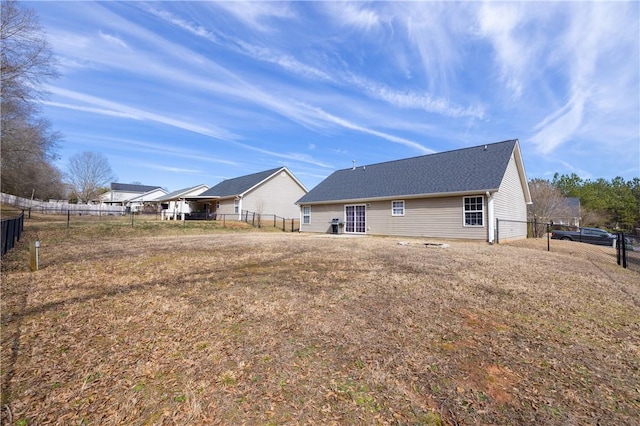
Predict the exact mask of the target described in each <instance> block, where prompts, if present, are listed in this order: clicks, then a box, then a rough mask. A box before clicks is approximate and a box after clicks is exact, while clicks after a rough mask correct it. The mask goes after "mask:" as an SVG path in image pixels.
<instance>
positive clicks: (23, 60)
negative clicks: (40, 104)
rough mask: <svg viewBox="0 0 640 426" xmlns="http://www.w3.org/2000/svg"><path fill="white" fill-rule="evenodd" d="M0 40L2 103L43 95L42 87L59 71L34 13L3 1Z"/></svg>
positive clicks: (10, 2) (15, 3) (7, 0)
mask: <svg viewBox="0 0 640 426" xmlns="http://www.w3.org/2000/svg"><path fill="white" fill-rule="evenodd" d="M0 39H1V40H0V41H1V43H2V55H1V56H2V60H1V66H0V72H1V73H2V88H1V89H0V92H1V93H2V99H3V100H4V99H5V98H14V99H21V100H23V101H31V100H34V99H38V98H39V97H40V96H41V95H42V94H44V90H43V84H44V83H45V82H46V81H47V80H49V79H51V78H55V77H57V76H58V71H57V69H56V60H55V57H54V55H53V51H52V49H51V47H50V46H49V43H48V42H47V39H46V37H45V34H44V31H43V29H42V27H41V26H40V23H39V21H38V16H37V14H36V12H35V11H34V10H32V9H27V8H21V7H18V3H17V2H16V1H13V0H3V1H2V18H1V23H0Z"/></svg>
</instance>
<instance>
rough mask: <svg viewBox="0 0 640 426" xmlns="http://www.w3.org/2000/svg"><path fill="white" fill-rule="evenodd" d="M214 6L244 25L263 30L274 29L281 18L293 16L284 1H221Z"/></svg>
mask: <svg viewBox="0 0 640 426" xmlns="http://www.w3.org/2000/svg"><path fill="white" fill-rule="evenodd" d="M215 7H216V8H219V9H222V10H224V11H225V12H227V13H229V14H231V15H232V16H234V17H235V18H236V19H237V20H238V21H239V22H241V23H243V24H244V25H245V26H246V27H248V28H251V29H254V30H258V31H263V32H268V31H275V30H276V29H278V28H279V26H278V24H281V21H282V20H288V19H293V18H294V17H295V13H294V12H293V11H292V10H291V8H290V7H289V4H288V3H285V2H254V1H247V2H245V1H228V2H224V1H223V2H217V3H215ZM274 20H275V21H276V22H274ZM278 21H280V22H278Z"/></svg>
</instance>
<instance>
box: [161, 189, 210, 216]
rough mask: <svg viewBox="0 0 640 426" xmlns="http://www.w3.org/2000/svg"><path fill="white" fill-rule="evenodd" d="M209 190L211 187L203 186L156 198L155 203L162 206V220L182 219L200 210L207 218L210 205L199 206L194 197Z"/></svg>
mask: <svg viewBox="0 0 640 426" xmlns="http://www.w3.org/2000/svg"><path fill="white" fill-rule="evenodd" d="M207 189H209V185H205V184H201V185H196V186H192V187H189V188H184V189H179V190H177V191H173V192H170V193H169V194H166V195H163V196H161V197H158V198H156V199H155V201H156V202H157V203H159V204H160V206H161V215H162V216H161V218H162V219H165V218H166V219H174V220H176V219H182V215H183V214H190V213H193V212H199V210H200V208H202V213H203V214H204V215H205V217H206V215H207V213H208V211H209V210H208V207H209V205H208V204H206V205H202V204H198V203H197V201H194V200H193V199H192V197H195V196H197V195H200V194H202V193H203V192H204V191H206V190H207Z"/></svg>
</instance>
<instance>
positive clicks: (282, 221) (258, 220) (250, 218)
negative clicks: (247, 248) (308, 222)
mask: <svg viewBox="0 0 640 426" xmlns="http://www.w3.org/2000/svg"><path fill="white" fill-rule="evenodd" d="M242 221H243V222H246V223H249V224H251V225H252V226H255V227H258V228H262V227H265V226H273V227H274V228H278V229H282V232H298V231H299V230H300V219H286V218H284V217H280V216H277V215H275V214H261V213H256V212H250V211H248V210H243V211H242Z"/></svg>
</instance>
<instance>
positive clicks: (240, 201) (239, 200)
mask: <svg viewBox="0 0 640 426" xmlns="http://www.w3.org/2000/svg"><path fill="white" fill-rule="evenodd" d="M236 199H237V200H238V220H239V221H242V195H239V196H237V197H236Z"/></svg>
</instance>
